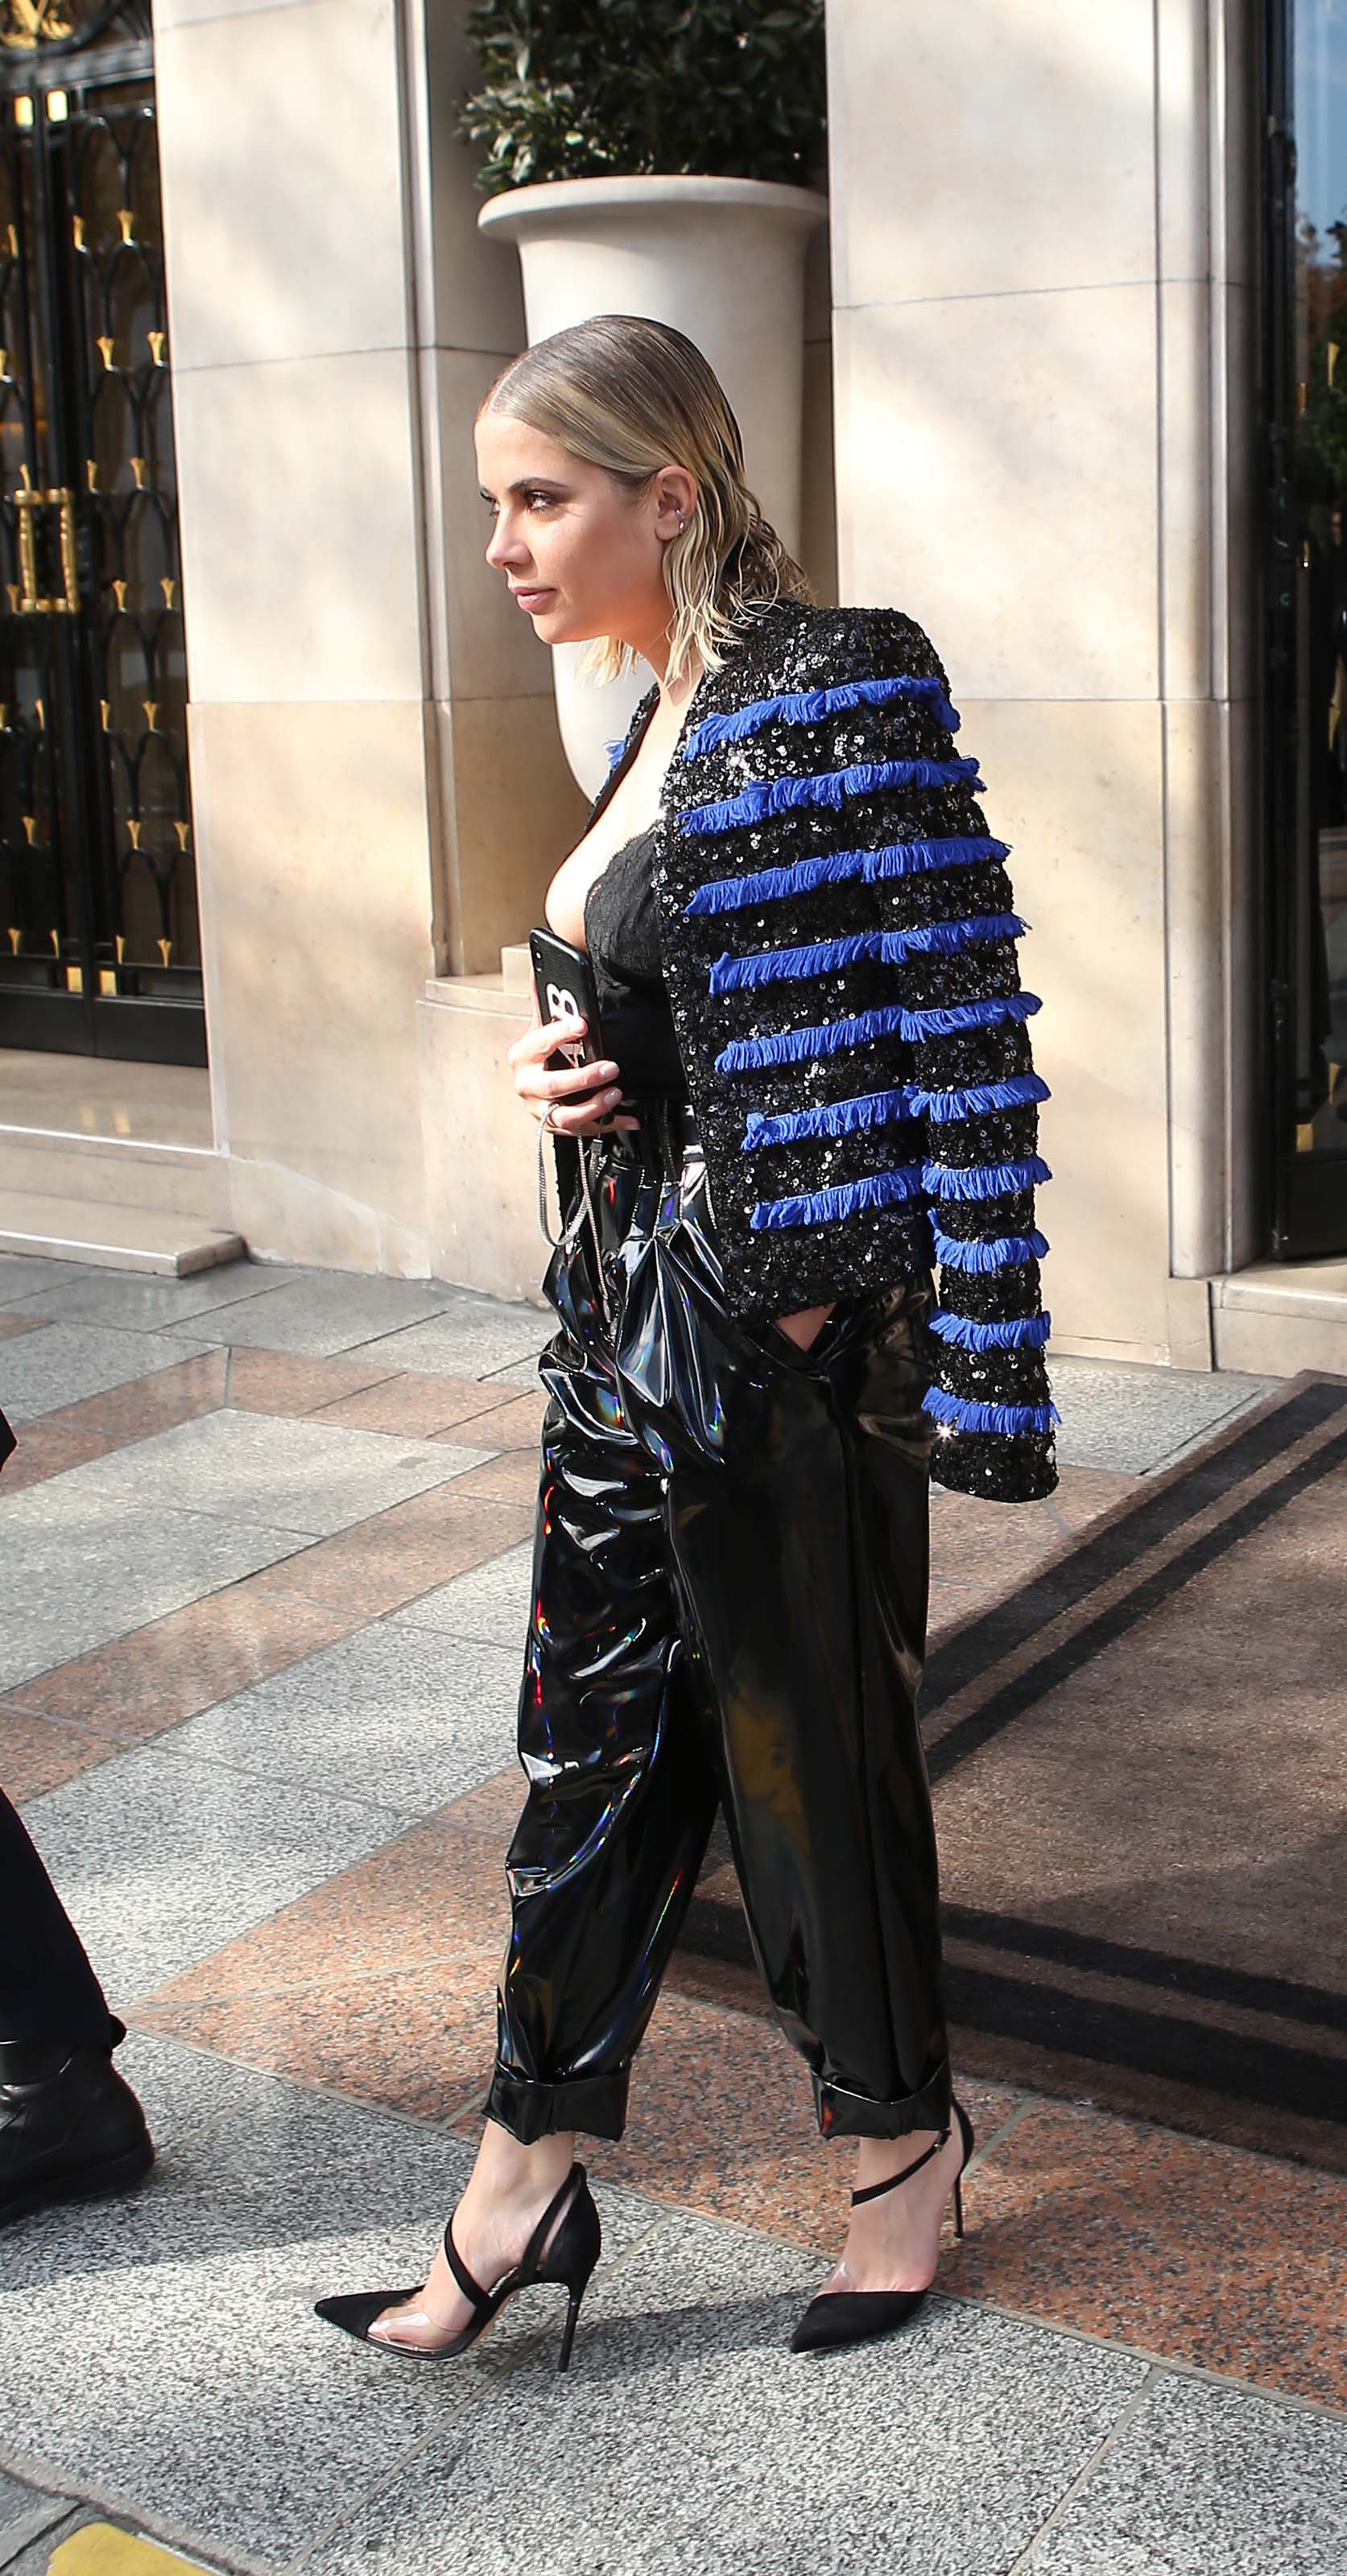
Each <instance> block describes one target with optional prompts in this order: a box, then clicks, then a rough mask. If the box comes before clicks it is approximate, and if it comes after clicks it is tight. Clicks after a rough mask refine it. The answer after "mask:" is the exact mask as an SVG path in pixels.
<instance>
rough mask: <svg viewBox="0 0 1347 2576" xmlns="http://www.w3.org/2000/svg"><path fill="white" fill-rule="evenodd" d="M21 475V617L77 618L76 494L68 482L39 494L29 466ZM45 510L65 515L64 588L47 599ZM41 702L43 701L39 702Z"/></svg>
mask: <svg viewBox="0 0 1347 2576" xmlns="http://www.w3.org/2000/svg"><path fill="white" fill-rule="evenodd" d="M19 472H20V473H21V474H22V476H23V481H24V488H23V490H22V492H16V493H15V495H14V507H15V510H16V512H17V514H18V522H19V583H20V598H19V614H20V615H21V616H23V617H33V616H38V617H74V616H75V615H76V614H77V612H78V609H79V604H80V591H79V566H78V564H77V562H76V558H75V495H74V493H73V492H72V491H71V489H70V486H69V484H68V483H58V484H56V485H54V486H53V488H52V490H51V491H50V492H35V491H34V490H33V487H32V482H31V479H30V477H29V472H28V468H27V466H26V465H21V466H20V468H19ZM42 509H53V510H59V511H60V513H61V526H60V548H61V581H62V584H63V589H62V592H61V595H60V596H59V597H58V596H57V595H56V593H55V592H53V593H52V594H51V596H50V597H44V596H43V594H42V592H41V591H39V589H38V586H37V531H36V528H35V526H34V513H35V511H38V510H42ZM39 703H40V702H39Z"/></svg>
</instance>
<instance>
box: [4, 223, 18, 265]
mask: <svg viewBox="0 0 1347 2576" xmlns="http://www.w3.org/2000/svg"><path fill="white" fill-rule="evenodd" d="M5 229H6V231H7V232H8V234H9V255H10V258H11V259H17V258H18V256H19V227H18V225H17V224H7V225H6V227H5Z"/></svg>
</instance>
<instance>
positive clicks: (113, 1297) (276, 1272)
mask: <svg viewBox="0 0 1347 2576" xmlns="http://www.w3.org/2000/svg"><path fill="white" fill-rule="evenodd" d="M291 1276H292V1274H291V1272H290V1271H289V1269H281V1268H277V1269H273V1268H272V1267H271V1266H270V1265H269V1264H267V1263H265V1262H261V1261H226V1262H218V1263H216V1264H215V1265H214V1266H213V1267H212V1268H211V1269H208V1270H194V1271H192V1272H191V1273H190V1274H189V1275H188V1276H187V1277H186V1278H183V1279H164V1278H157V1277H154V1276H152V1275H149V1274H147V1273H146V1272H145V1271H143V1270H113V1269H107V1270H104V1269H94V1268H83V1267H75V1266H74V1265H70V1266H69V1268H68V1272H67V1276H66V1278H65V1279H64V1280H61V1281H56V1280H53V1281H49V1282H47V1283H46V1285H45V1286H43V1287H40V1288H37V1289H35V1290H33V1291H32V1294H33V1295H34V1296H38V1297H40V1298H41V1300H42V1303H43V1305H44V1307H45V1308H46V1310H47V1312H48V1313H49V1314H51V1315H52V1316H53V1317H54V1318H55V1319H56V1320H57V1321H58V1322H61V1323H67V1324H73V1323H91V1324H115V1325H116V1326H117V1327H118V1328H119V1329H120V1330H122V1331H125V1332H137V1333H143V1332H162V1331H167V1330H168V1329H169V1328H170V1327H171V1326H172V1325H174V1324H182V1323H187V1322H190V1320H191V1319H192V1317H193V1316H195V1315H206V1314H212V1313H214V1312H216V1311H217V1310H218V1309H220V1308H222V1307H225V1306H233V1305H236V1304H237V1303H238V1301H239V1299H240V1298H242V1297H264V1296H267V1295H268V1294H271V1293H274V1291H275V1290H276V1289H277V1288H280V1287H283V1286H284V1285H285V1283H286V1281H287V1280H288V1279H289V1278H290V1277H291ZM3 1293H4V1282H3V1281H2V1280H0V1296H2V1295H3Z"/></svg>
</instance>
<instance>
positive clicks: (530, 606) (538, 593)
mask: <svg viewBox="0 0 1347 2576" xmlns="http://www.w3.org/2000/svg"><path fill="white" fill-rule="evenodd" d="M511 596H512V597H513V598H514V599H515V600H516V601H517V602H518V605H519V606H520V607H521V608H522V609H524V610H525V612H526V613H527V614H528V615H529V616H532V614H533V612H534V611H535V609H538V608H540V607H541V606H542V603H543V601H544V600H545V599H552V598H553V597H554V596H555V593H554V592H552V591H550V590H516V591H514V592H512V594H511Z"/></svg>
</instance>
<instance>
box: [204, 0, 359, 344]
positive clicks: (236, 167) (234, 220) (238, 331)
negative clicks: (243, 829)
mask: <svg viewBox="0 0 1347 2576" xmlns="http://www.w3.org/2000/svg"><path fill="white" fill-rule="evenodd" d="M155 81H156V87H157V91H158V101H159V133H160V159H161V177H162V186H163V194H164V222H165V230H166V233H167V236H168V241H169V253H170V257H169V321H170V346H171V349H172V362H173V366H174V368H175V370H177V371H178V372H179V373H181V372H182V371H183V370H184V369H186V368H190V367H210V366H224V365H237V364H239V363H240V362H245V361H256V360H259V359H268V358H282V359H295V358H301V357H315V356H320V355H326V354H329V353H335V352H344V351H348V350H354V349H391V348H399V347H401V346H402V345H403V344H404V343H405V342H406V339H407V336H408V333H407V290H406V279H405V272H404V260H403V210H402V182H401V166H402V144H401V136H400V119H399V105H398V61H397V40H396V28H395V22H394V7H393V0H299V5H296V6H293V7H289V8H284V9H272V10H270V11H268V12H267V13H266V15H265V18H259V19H257V20H256V21H254V20H253V19H252V18H251V17H250V18H249V19H248V20H247V23H246V24H245V26H244V27H243V29H242V31H240V29H239V28H238V27H237V25H236V24H235V21H234V19H233V18H232V17H227V16H226V17H210V18H199V19H197V20H195V21H193V22H192V23H190V24H181V23H179V24H177V25H175V26H169V27H165V26H163V25H162V21H161V32H160V34H159V37H158V42H157V44H156V48H155Z"/></svg>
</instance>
